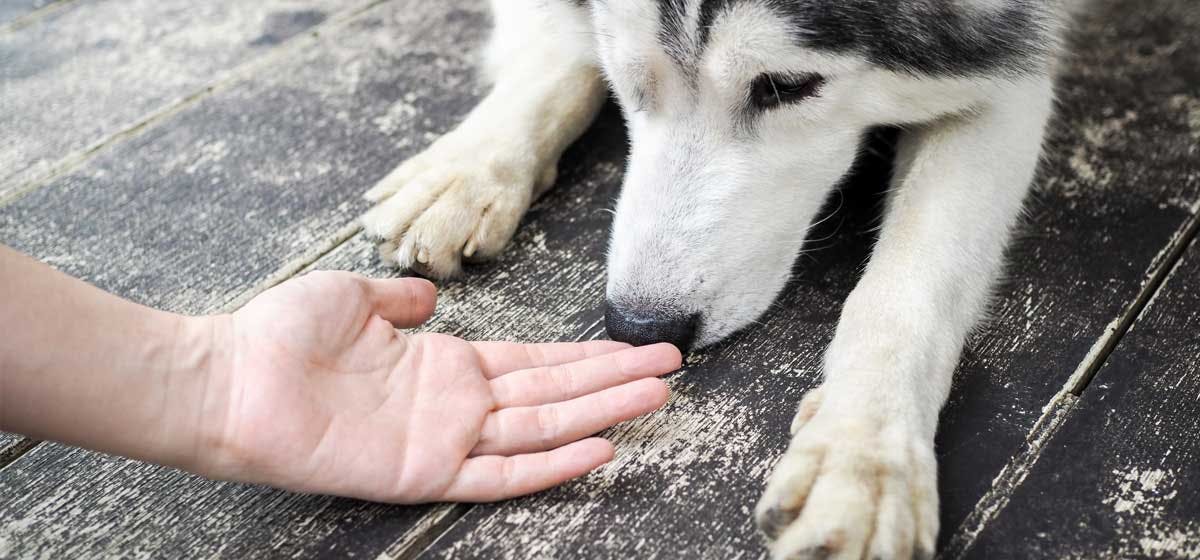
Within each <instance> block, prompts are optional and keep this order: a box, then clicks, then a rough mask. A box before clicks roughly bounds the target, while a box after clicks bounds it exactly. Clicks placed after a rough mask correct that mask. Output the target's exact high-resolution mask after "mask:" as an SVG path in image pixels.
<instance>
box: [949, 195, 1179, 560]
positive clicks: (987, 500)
mask: <svg viewBox="0 0 1200 560" xmlns="http://www.w3.org/2000/svg"><path fill="white" fill-rule="evenodd" d="M1191 210H1192V215H1191V217H1190V218H1188V220H1187V221H1186V222H1184V225H1183V226H1182V227H1180V228H1179V230H1177V231H1176V233H1175V235H1173V236H1171V239H1170V240H1169V241H1168V242H1167V245H1166V246H1164V247H1163V249H1162V251H1160V252H1159V254H1158V255H1156V256H1155V258H1154V260H1153V261H1151V264H1150V267H1149V269H1148V270H1147V273H1146V278H1147V279H1146V281H1145V283H1144V284H1143V285H1142V289H1141V290H1140V291H1139V292H1138V295H1137V297H1136V298H1134V301H1133V302H1132V303H1130V304H1129V306H1128V307H1127V308H1126V309H1125V310H1124V311H1122V312H1121V313H1120V315H1118V317H1117V318H1116V319H1114V320H1113V322H1112V323H1110V324H1109V326H1108V327H1107V328H1106V329H1105V330H1104V334H1103V335H1101V337H1100V338H1099V339H1098V340H1097V341H1096V343H1095V344H1094V345H1093V346H1092V349H1091V350H1090V351H1089V352H1088V353H1087V355H1086V356H1084V359H1083V361H1082V362H1080V364H1079V367H1078V368H1076V370H1075V373H1073V374H1072V375H1071V377H1070V378H1069V379H1068V380H1067V382H1066V384H1065V385H1064V386H1063V390H1062V391H1059V393H1058V394H1057V395H1055V396H1054V398H1053V399H1051V400H1050V402H1049V403H1047V405H1046V407H1045V408H1044V409H1043V410H1042V415H1041V417H1039V418H1038V421H1037V423H1036V424H1034V427H1033V429H1032V430H1030V432H1029V435H1028V436H1027V437H1026V439H1025V446H1024V447H1023V448H1022V450H1021V451H1020V452H1019V453H1018V454H1017V455H1015V456H1014V457H1013V458H1012V459H1011V460H1010V461H1009V462H1008V464H1007V465H1005V466H1004V469H1002V470H1001V471H1000V474H999V475H997V476H996V478H995V479H993V480H992V486H991V488H990V489H989V490H988V492H987V493H986V494H984V495H983V497H982V498H980V499H979V502H978V503H976V505H975V508H974V510H972V512H971V514H970V515H968V516H967V518H966V519H964V520H963V522H962V524H961V525H959V527H958V529H957V530H956V531H955V533H954V535H953V536H952V537H951V538H950V540H949V542H948V543H947V545H946V547H945V548H943V549H942V551H941V552H940V553H939V554H938V558H939V559H941V560H960V559H962V558H965V557H966V555H967V553H968V552H969V551H970V550H971V546H972V545H973V544H974V543H975V539H976V537H978V536H979V535H980V534H981V533H982V532H983V530H984V529H985V528H986V527H987V525H988V523H990V522H991V521H992V520H993V519H995V518H996V516H997V515H999V514H1000V512H1001V511H1003V510H1004V508H1005V506H1007V505H1008V502H1009V500H1010V499H1011V497H1012V495H1013V493H1014V492H1015V491H1016V489H1017V487H1019V486H1020V485H1021V483H1023V482H1024V481H1025V478H1026V477H1027V476H1028V475H1029V472H1030V471H1031V470H1032V468H1033V466H1034V464H1036V463H1037V460H1038V458H1039V457H1040V456H1041V453H1042V450H1043V449H1044V448H1045V446H1046V443H1047V442H1049V441H1050V440H1051V439H1052V438H1053V437H1054V434H1055V433H1057V432H1058V430H1059V428H1060V427H1061V426H1062V425H1063V423H1064V422H1065V421H1066V419H1067V418H1068V417H1069V416H1070V415H1071V413H1072V412H1073V411H1074V409H1075V406H1076V405H1077V404H1078V403H1079V400H1080V396H1081V395H1082V394H1083V391H1084V390H1086V389H1087V387H1088V385H1089V384H1091V382H1092V380H1093V379H1095V377H1096V373H1097V372H1098V371H1100V368H1101V367H1103V366H1104V364H1105V363H1107V362H1108V359H1109V357H1110V356H1111V355H1112V353H1113V351H1114V350H1115V349H1116V348H1117V345H1118V344H1119V343H1120V341H1121V340H1122V339H1123V338H1124V337H1125V335H1126V334H1128V333H1129V330H1130V329H1131V328H1133V325H1134V323H1135V322H1136V321H1137V319H1138V317H1140V316H1141V314H1142V313H1143V312H1144V311H1145V310H1146V308H1147V307H1148V306H1149V304H1150V302H1152V301H1153V300H1154V297H1155V296H1156V295H1157V294H1158V292H1159V291H1160V290H1161V288H1162V287H1163V285H1164V284H1165V283H1166V281H1167V279H1168V278H1170V277H1171V273H1172V272H1173V271H1174V270H1175V268H1176V267H1177V266H1178V264H1179V263H1180V262H1181V261H1182V259H1183V256H1184V254H1185V252H1186V251H1187V248H1188V247H1189V246H1190V245H1191V243H1192V242H1193V241H1194V240H1195V239H1196V238H1197V235H1198V234H1200V201H1198V202H1197V203H1196V204H1194V205H1193V206H1192V209H1191Z"/></svg>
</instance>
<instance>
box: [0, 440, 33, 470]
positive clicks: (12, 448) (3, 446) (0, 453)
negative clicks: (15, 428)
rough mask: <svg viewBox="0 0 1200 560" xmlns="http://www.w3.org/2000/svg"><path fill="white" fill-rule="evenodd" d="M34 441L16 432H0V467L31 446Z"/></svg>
mask: <svg viewBox="0 0 1200 560" xmlns="http://www.w3.org/2000/svg"><path fill="white" fill-rule="evenodd" d="M33 445H34V442H33V441H32V440H29V439H26V438H25V437H23V436H19V435H17V434H9V433H5V432H0V468H2V467H4V465H7V464H9V463H11V462H12V461H13V460H15V459H16V458H17V457H20V456H21V454H23V453H25V452H26V451H28V450H29V449H30V448H32V447H33Z"/></svg>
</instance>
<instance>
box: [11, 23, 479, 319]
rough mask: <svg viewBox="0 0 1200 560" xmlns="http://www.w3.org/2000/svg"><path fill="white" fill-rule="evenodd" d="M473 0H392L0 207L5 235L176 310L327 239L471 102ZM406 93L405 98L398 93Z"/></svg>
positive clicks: (240, 286)
mask: <svg viewBox="0 0 1200 560" xmlns="http://www.w3.org/2000/svg"><path fill="white" fill-rule="evenodd" d="M483 17H484V16H483V13H482V10H481V7H480V6H479V3H478V2H474V1H471V2H463V1H460V2H454V3H441V2H439V3H432V4H431V3H427V2H419V1H408V2H393V3H390V4H386V5H384V6H381V7H380V9H377V10H373V11H371V12H369V13H367V14H364V15H363V16H362V17H360V18H358V19H356V20H355V21H353V22H351V23H349V24H347V25H346V26H344V27H342V28H340V29H339V30H337V32H334V33H332V34H330V35H328V36H324V37H322V39H321V40H320V41H319V42H316V43H314V44H313V45H311V46H309V47H307V48H303V49H300V50H297V51H295V52H293V53H291V54H290V55H289V56H288V58H287V60H285V61H280V62H279V63H278V64H277V65H276V67H275V68H274V69H272V70H271V71H270V72H263V73H260V74H254V75H251V76H249V77H247V78H246V79H245V80H244V81H242V82H240V83H238V84H236V85H233V86H230V87H229V88H227V89H225V90H223V91H221V92H218V93H217V94H216V95H213V96H211V97H208V98H206V99H203V100H201V101H200V102H198V103H196V104H195V105H194V106H192V107H190V108H188V109H187V110H185V111H183V112H181V113H179V114H178V115H175V116H173V117H172V118H171V119H169V120H168V121H165V122H163V123H160V124H159V125H157V126H154V127H152V128H150V129H148V130H145V131H142V132H141V133H140V134H139V135H137V136H136V137H134V138H131V139H128V140H127V141H125V142H122V143H121V144H120V145H118V146H114V147H113V149H112V150H110V151H107V152H106V153H103V154H100V155H98V156H97V157H96V158H95V159H94V160H92V161H91V162H90V163H89V164H88V165H87V166H85V167H83V168H81V169H79V170H77V171H75V172H73V173H71V174H69V175H66V176H64V177H61V178H60V179H58V180H56V181H55V182H54V183H53V184H50V185H47V186H46V187H44V188H41V189H39V190H37V191H34V192H32V193H30V194H28V195H26V196H24V197H22V198H21V199H19V200H17V201H15V202H14V203H11V204H9V205H7V206H4V207H3V208H0V241H3V242H5V243H7V244H9V245H11V246H13V247H15V248H17V249H19V250H22V251H25V252H27V253H30V254H32V255H34V256H36V257H38V258H40V259H42V260H44V261H46V262H49V263H50V264H52V265H54V266H57V267H58V268H60V269H62V270H64V271H66V272H68V273H70V274H74V275H76V276H79V277H82V278H84V279H86V280H88V281H89V282H92V283H94V284H96V285H98V286H100V287H102V288H104V289H107V290H110V291H114V292H116V293H119V294H121V295H123V296H126V297H131V298H133V299H135V300H138V301H140V302H144V303H147V304H151V305H156V306H160V307H165V308H168V309H171V310H175V311H185V312H193V313H198V312H204V311H211V310H213V309H216V308H219V307H220V306H221V305H223V304H225V303H227V302H229V301H230V300H232V299H234V298H236V297H237V296H238V295H239V294H241V293H243V292H244V291H246V290H247V289H250V288H251V287H253V286H255V285H257V284H259V283H261V282H263V281H264V280H265V279H267V278H268V277H270V276H271V275H272V274H273V273H274V272H275V271H277V270H279V269H280V268H283V267H284V266H285V265H287V264H288V263H290V262H292V261H295V260H297V259H304V258H306V257H308V256H309V255H311V254H312V253H313V252H314V251H319V250H320V249H321V248H322V244H323V243H332V235H333V234H334V233H335V232H337V231H339V230H341V229H342V228H344V227H345V226H346V225H347V224H349V223H350V222H352V221H353V219H354V218H355V217H356V216H357V215H358V214H359V213H361V211H362V210H364V209H365V208H366V207H367V206H366V204H365V203H363V202H361V201H360V200H359V195H360V194H361V192H362V191H364V190H366V188H367V187H369V186H370V185H371V184H372V183H374V181H375V180H377V179H378V178H379V177H381V176H383V175H384V174H385V173H386V172H387V171H389V170H390V169H391V168H392V167H393V166H394V165H396V164H397V163H398V162H399V161H401V160H402V159H403V158H404V157H405V156H406V155H408V154H411V153H413V152H415V151H416V150H417V149H418V148H419V147H420V146H422V145H424V144H425V143H427V141H428V139H429V138H431V137H434V136H436V134H437V133H439V132H441V131H443V130H445V129H446V128H448V127H449V126H450V125H451V123H453V122H455V121H456V120H457V119H458V118H459V117H460V116H461V115H462V114H463V113H465V112H466V111H467V110H469V109H470V108H471V106H472V104H473V102H474V101H475V99H476V96H477V91H476V88H475V87H474V86H473V85H472V79H473V78H472V75H473V68H472V64H471V63H472V61H473V56H472V54H471V53H470V52H463V51H461V50H459V49H460V48H468V49H469V48H471V47H472V46H474V45H478V44H479V43H480V42H481V41H482V39H483V21H482V18H483ZM406 96H407V100H406Z"/></svg>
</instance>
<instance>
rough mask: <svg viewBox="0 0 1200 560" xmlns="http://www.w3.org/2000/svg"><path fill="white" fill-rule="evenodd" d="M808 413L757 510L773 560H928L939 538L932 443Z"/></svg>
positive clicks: (851, 415) (827, 413) (893, 427)
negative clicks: (835, 559)
mask: <svg viewBox="0 0 1200 560" xmlns="http://www.w3.org/2000/svg"><path fill="white" fill-rule="evenodd" d="M821 401H822V397H821V393H820V392H815V393H813V394H810V396H809V397H808V398H807V399H806V402H805V403H804V404H803V405H801V408H800V413H799V414H798V415H797V422H796V423H795V424H794V425H793V431H794V433H795V436H794V438H793V440H792V443H791V445H790V446H789V447H788V450H787V453H786V454H785V455H784V457H783V459H782V460H780V462H779V465H778V466H776V468H775V472H774V474H773V475H772V476H771V480H770V482H769V483H768V484H767V490H766V492H765V494H764V495H763V498H762V500H761V501H760V502H759V504H758V508H757V511H756V517H757V522H758V526H759V529H760V530H762V531H763V533H765V534H766V535H767V537H768V538H770V539H771V540H772V541H773V542H772V544H771V554H772V556H773V557H774V558H780V559H783V558H786V559H818V558H819V559H826V558H829V559H833V558H837V559H854V560H858V559H863V558H865V559H870V560H876V559H879V560H885V559H906V560H907V559H909V558H931V557H932V556H933V550H934V544H935V539H936V537H937V530H938V516H937V466H936V460H935V458H934V455H933V442H932V441H925V440H923V439H922V438H921V437H919V436H915V435H914V434H915V433H916V432H914V431H913V430H912V429H910V428H909V427H906V426H901V425H898V424H894V423H889V422H888V421H887V420H888V419H886V418H872V417H869V416H866V417H864V416H862V414H863V413H861V412H858V411H846V410H829V409H827V408H824V407H822V406H821V405H822V402H821Z"/></svg>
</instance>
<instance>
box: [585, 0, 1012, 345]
mask: <svg viewBox="0 0 1200 560" xmlns="http://www.w3.org/2000/svg"><path fill="white" fill-rule="evenodd" d="M973 1H975V2H976V3H981V2H985V0H973ZM877 4H879V3H878V2H872V1H870V0H837V1H834V0H807V1H804V0H791V1H778V0H757V1H750V0H603V1H600V0H595V1H593V2H592V11H593V20H594V24H595V31H596V37H597V42H598V51H599V57H600V61H601V64H602V65H603V67H604V71H605V74H606V76H607V77H608V79H609V82H610V83H611V86H612V88H613V90H614V92H615V94H616V96H617V98H618V100H619V102H620V105H621V107H622V109H623V111H624V113H625V116H626V119H627V121H628V125H629V133H630V138H631V143H632V146H631V155H630V159H629V165H628V170H627V174H626V177H625V184H624V187H623V190H622V193H621V197H620V201H619V202H618V204H617V209H616V218H615V222H614V226H613V233H612V240H611V246H610V250H609V257H608V260H609V262H608V274H609V276H608V288H607V298H608V313H607V323H608V330H609V334H610V335H611V336H612V337H613V338H615V339H618V340H623V341H627V342H632V343H635V344H641V343H649V342H656V341H669V342H674V343H676V344H678V345H680V346H682V347H688V346H705V345H708V344H711V343H714V342H717V341H719V340H721V339H722V338H724V337H726V336H728V335H730V334H731V333H733V332H735V331H737V330H738V329H740V328H742V327H744V326H746V325H747V324H749V323H751V322H753V321H754V320H755V319H756V318H757V317H758V316H759V315H761V314H762V313H763V312H764V311H765V310H766V309H767V308H768V307H769V306H770V304H771V302H772V301H773V300H774V299H775V297H776V296H777V295H778V294H779V292H780V291H781V290H782V289H783V287H784V285H785V284H786V283H787V280H788V278H789V276H790V273H791V269H792V265H793V262H794V261H795V259H796V257H797V255H798V253H799V252H800V250H801V248H802V245H803V242H804V239H805V234H806V232H807V230H808V228H809V227H810V224H812V222H813V220H814V218H815V217H816V216H817V213H818V212H819V210H820V208H821V206H822V204H823V202H824V201H825V199H826V198H827V196H828V195H829V193H830V191H831V190H832V189H833V188H834V187H835V186H836V185H837V184H838V183H839V181H840V180H841V179H842V178H843V176H844V175H845V174H846V173H847V172H848V170H849V169H850V168H851V166H852V164H853V162H854V160H855V158H856V155H857V151H858V146H859V144H860V139H861V137H862V135H863V133H864V132H865V131H866V130H867V129H868V128H870V127H871V126H872V125H876V124H889V123H897V124H898V123H902V122H915V121H919V120H922V119H927V118H930V117H933V116H936V115H939V114H944V113H945V112H946V111H947V107H953V106H954V104H955V102H956V101H955V99H954V96H956V95H959V94H960V93H962V92H965V91H967V90H968V89H970V88H971V86H972V80H971V79H970V78H969V76H968V77H964V76H966V75H968V74H970V72H969V71H967V72H963V71H960V70H962V69H968V70H977V69H979V68H986V67H992V68H999V67H1002V66H1003V65H1005V64H1010V63H1014V62H1013V61H1016V60H1024V59H1027V58H1028V56H1027V55H1028V53H1029V52H1030V50H1031V49H1032V48H1033V47H1034V46H1036V45H1033V44H1032V43H1030V44H1029V45H1026V41H1025V40H1024V39H1022V38H1021V37H1019V36H1018V35H1017V33H1019V31H1018V30H1017V29H1016V25H1015V23H1014V24H1013V25H1009V26H1008V27H1011V28H1013V30H1012V33H1013V36H1011V37H1006V36H1003V33H1001V32H1004V31H1005V30H1006V29H1008V27H1005V26H1003V25H1000V26H996V25H993V26H992V28H989V29H998V30H999V31H991V32H990V33H991V34H990V35H984V34H980V33H974V31H971V32H972V33H974V34H973V35H968V34H966V32H965V31H963V30H961V29H959V30H958V31H955V30H952V29H948V28H945V27H943V26H944V25H960V26H961V25H962V24H963V22H968V23H969V20H968V19H966V18H965V17H964V14H963V13H946V14H941V13H931V11H936V10H953V9H956V8H953V7H952V6H957V5H958V4H956V3H955V2H914V3H908V5H909V6H917V7H916V8H912V7H910V8H898V9H897V10H894V11H893V10H890V9H885V10H884V11H886V12H887V13H873V12H872V11H871V10H872V9H874V10H876V11H878V10H879V9H880V8H879V6H877ZM901 4H905V3H901ZM966 4H969V2H967V3H966ZM993 4H994V5H1000V4H998V3H993ZM1011 4H1012V5H1022V3H1021V2H1013V3H1011ZM871 6H875V7H874V8H871ZM961 9H970V10H993V8H989V7H974V8H961ZM922 10H924V11H922ZM1025 16H1027V17H1026V19H1028V18H1032V17H1033V15H1031V14H1025ZM1025 16H1022V13H1020V12H1011V13H1010V12H1009V11H998V12H997V11H993V16H991V17H993V18H994V19H996V21H1000V22H1001V23H1004V22H1006V21H1008V20H1006V19H1002V18H1008V19H1011V20H1013V21H1014V22H1016V21H1017V20H1018V19H1020V17H1025ZM981 17H982V16H981ZM942 22H950V23H942ZM955 22H957V23H955ZM988 23H989V24H994V23H995V22H988ZM1018 23H1019V22H1018ZM1006 25H1007V24H1006ZM956 33H957V34H956ZM897 41H905V42H907V43H898V42H897ZM956 41H957V42H959V43H961V44H955V42H956ZM987 41H992V42H994V43H995V44H994V45H991V46H988V47H987V48H976V46H977V43H980V42H985V43H986V42H987ZM985 46H986V45H985ZM1006 49H1008V50H1011V51H1012V52H1008V50H1006ZM1022 49H1024V50H1023V51H1022ZM939 75H940V76H943V77H944V76H952V75H954V76H957V77H956V78H954V79H950V78H944V79H943V78H940V77H935V76H939ZM972 91H973V90H972ZM963 98H964V99H966V98H967V96H965V95H964V96H963ZM964 103H965V101H964Z"/></svg>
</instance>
